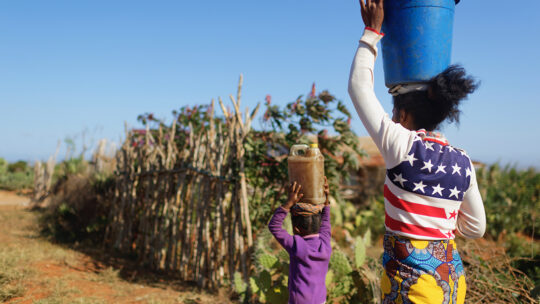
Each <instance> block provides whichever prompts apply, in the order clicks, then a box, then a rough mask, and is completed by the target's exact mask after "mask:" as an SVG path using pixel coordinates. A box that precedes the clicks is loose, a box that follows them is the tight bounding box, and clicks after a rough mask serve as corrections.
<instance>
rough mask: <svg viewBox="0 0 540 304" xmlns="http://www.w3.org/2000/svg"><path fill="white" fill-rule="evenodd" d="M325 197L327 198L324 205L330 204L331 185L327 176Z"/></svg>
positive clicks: (325, 179)
mask: <svg viewBox="0 0 540 304" xmlns="http://www.w3.org/2000/svg"><path fill="white" fill-rule="evenodd" d="M324 197H325V198H326V199H325V200H324V205H325V206H328V205H330V200H329V199H328V198H329V197H330V186H328V179H327V178H326V176H325V177H324Z"/></svg>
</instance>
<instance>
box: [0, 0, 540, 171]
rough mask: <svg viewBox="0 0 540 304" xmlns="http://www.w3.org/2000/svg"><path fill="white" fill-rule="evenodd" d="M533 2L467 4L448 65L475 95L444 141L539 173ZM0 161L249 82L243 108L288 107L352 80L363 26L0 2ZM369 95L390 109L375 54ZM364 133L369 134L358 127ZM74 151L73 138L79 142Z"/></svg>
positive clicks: (39, 154) (299, 9)
mask: <svg viewBox="0 0 540 304" xmlns="http://www.w3.org/2000/svg"><path fill="white" fill-rule="evenodd" d="M539 11H540V2H538V1H525V2H520V3H519V4H517V3H513V2H508V1H504V2H503V1H499V0H497V1H473V0H463V1H461V3H460V4H459V5H458V7H457V9H456V19H455V26H454V47H453V62H456V63H462V64H463V65H464V66H465V67H466V69H467V70H468V71H469V72H470V73H471V74H473V75H475V76H476V77H478V78H479V79H480V80H481V81H482V86H481V87H480V89H479V90H478V91H477V93H475V94H474V95H473V96H472V97H471V98H470V99H469V100H468V101H466V102H465V104H464V106H463V108H462V110H463V115H462V122H461V124H460V126H459V127H456V126H455V125H451V126H447V127H445V128H444V129H443V131H444V133H445V134H446V136H447V137H448V138H449V140H450V142H451V143H452V144H454V145H456V146H459V147H462V148H464V149H465V150H467V151H468V152H469V154H470V155H471V156H472V157H473V159H476V160H480V161H484V162H487V163H491V162H495V161H498V160H499V161H501V162H502V163H516V162H517V163H518V164H519V166H520V167H524V166H530V165H532V166H536V167H540V127H539V126H538V125H539V122H540V98H539V97H538V96H539V93H538V91H536V89H537V88H538V87H539V86H540V76H539V72H540V60H539V57H540V56H539V55H538V54H539V52H540V51H539V49H540V18H539V17H538V12H539ZM0 28H1V29H2V30H1V31H0V113H1V114H2V118H1V119H0V130H1V132H0V157H4V158H7V159H8V160H10V161H14V160H18V159H23V160H28V161H34V160H36V159H46V158H47V157H48V156H49V155H50V154H52V153H53V152H54V150H55V147H56V143H57V141H58V140H63V139H64V138H65V137H66V136H73V135H76V134H80V133H81V132H82V131H83V130H88V132H87V137H92V138H94V139H96V140H97V139H99V138H102V137H105V138H110V139H113V140H116V141H119V140H120V138H121V136H122V134H123V128H124V127H123V123H124V121H127V122H128V123H129V124H130V125H132V126H136V125H137V122H136V117H137V115H138V114H141V113H144V112H152V113H155V114H156V115H157V116H158V117H162V118H166V119H168V120H169V121H170V119H171V118H172V116H171V114H170V113H171V110H173V109H178V108H180V107H181V106H183V105H194V104H201V103H208V102H209V101H210V99H211V98H216V97H218V96H222V97H224V98H226V97H227V96H228V95H229V94H231V93H234V92H235V90H236V83H237V80H238V76H239V74H240V73H243V74H244V79H245V80H244V91H243V104H244V105H249V106H250V107H251V108H253V107H254V105H255V104H256V103H257V102H259V101H263V100H264V97H265V95H266V94H271V95H272V97H273V102H275V103H279V104H285V103H287V102H289V101H291V100H293V99H294V98H296V97H297V96H298V95H300V94H305V93H307V92H309V90H310V87H311V84H312V83H313V82H315V83H316V84H317V89H318V90H322V89H328V90H330V92H332V93H333V94H335V95H336V96H337V97H338V98H339V99H341V100H343V101H345V102H346V103H347V104H349V108H350V109H351V110H352V109H353V107H352V105H351V104H350V99H349V97H348V94H347V80H348V75H349V68H350V64H351V61H352V58H353V55H354V52H355V50H356V47H357V44H358V39H359V38H360V35H361V33H362V29H363V25H362V21H361V17H360V12H359V4H358V2H357V1H355V0H350V1H348V0H347V1H344V0H340V1H336V0H327V1H318V0H309V1H308V0H289V1H283V0H277V1H276V0H274V1H54V0H50V1H2V2H0ZM375 73H376V75H375V77H376V93H377V95H378V96H379V99H380V100H381V102H382V103H383V105H384V107H385V109H387V111H390V110H391V99H390V97H389V95H388V94H387V93H386V89H385V87H384V78H383V73H382V62H381V59H380V58H379V60H378V61H377V65H376V71H375ZM353 125H354V128H355V130H356V131H357V132H358V133H359V134H360V135H366V132H365V130H364V128H363V126H362V125H361V123H360V121H359V120H358V119H357V117H355V119H354V120H353ZM79 147H80V143H79Z"/></svg>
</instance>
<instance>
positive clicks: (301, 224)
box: [291, 213, 321, 235]
mask: <svg viewBox="0 0 540 304" xmlns="http://www.w3.org/2000/svg"><path fill="white" fill-rule="evenodd" d="M291 221H292V224H293V226H294V227H298V228H301V230H302V232H304V233H305V235H309V234H316V233H319V229H320V228H321V214H320V213H318V214H313V215H307V216H305V215H293V216H291Z"/></svg>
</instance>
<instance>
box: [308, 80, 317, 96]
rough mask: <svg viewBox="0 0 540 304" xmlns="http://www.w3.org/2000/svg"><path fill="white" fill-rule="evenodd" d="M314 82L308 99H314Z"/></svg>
mask: <svg viewBox="0 0 540 304" xmlns="http://www.w3.org/2000/svg"><path fill="white" fill-rule="evenodd" d="M315 95H316V94H315V82H314V83H313V85H312V86H311V94H309V97H315Z"/></svg>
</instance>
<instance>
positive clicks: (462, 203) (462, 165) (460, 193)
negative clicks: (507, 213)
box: [349, 29, 486, 240]
mask: <svg viewBox="0 0 540 304" xmlns="http://www.w3.org/2000/svg"><path fill="white" fill-rule="evenodd" d="M381 38H382V35H380V34H378V33H375V32H373V31H371V30H368V29H366V30H365V31H364V35H363V36H362V38H361V40H360V45H359V47H358V50H357V52H356V56H355V58H354V61H353V64H352V67H351V74H350V78H349V94H350V96H351V100H352V101H353V104H354V106H355V108H356V111H357V112H358V116H359V117H360V119H361V121H362V123H363V124H364V126H365V127H366V129H367V131H368V133H369V135H370V136H371V138H372V139H373V141H374V142H375V144H376V145H377V147H378V148H379V151H380V152H381V154H382V156H383V158H384V160H385V164H386V168H387V172H386V180H385V184H384V201H385V226H386V230H387V231H389V232H392V233H394V234H397V235H402V236H405V237H409V238H413V239H422V240H439V239H453V238H454V237H455V235H456V234H459V235H463V236H465V237H467V238H478V237H481V236H482V235H483V234H484V231H485V226H486V218H485V212H484V205H483V202H482V197H481V196H480V192H479V191H478V186H477V183H476V174H475V171H474V167H473V166H472V162H471V160H470V158H469V157H468V156H467V154H466V153H465V151H463V150H461V149H458V148H455V147H453V146H451V145H450V144H449V143H448V141H447V140H446V139H445V138H444V137H442V136H441V135H440V134H438V133H430V132H426V131H425V130H419V131H411V130H407V129H406V128H404V127H403V126H401V125H400V124H399V123H395V122H393V121H392V120H391V119H390V117H389V116H388V115H387V114H386V113H385V112H384V109H383V108H382V106H381V104H380V102H379V101H378V99H377V97H376V96H375V93H374V90H373V78H374V77H373V66H374V63H375V58H376V56H377V42H378V41H379V40H380V39H381Z"/></svg>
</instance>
